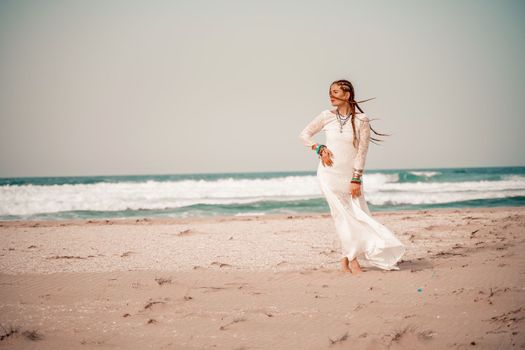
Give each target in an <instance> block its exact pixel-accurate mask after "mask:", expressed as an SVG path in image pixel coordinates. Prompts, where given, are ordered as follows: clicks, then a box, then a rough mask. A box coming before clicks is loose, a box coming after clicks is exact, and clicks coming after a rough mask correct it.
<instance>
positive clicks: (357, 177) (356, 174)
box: [350, 168, 363, 184]
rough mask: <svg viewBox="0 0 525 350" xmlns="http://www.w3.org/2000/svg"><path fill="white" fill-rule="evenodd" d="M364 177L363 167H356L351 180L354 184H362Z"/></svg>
mask: <svg viewBox="0 0 525 350" xmlns="http://www.w3.org/2000/svg"><path fill="white" fill-rule="evenodd" d="M362 177H363V169H356V168H354V175H353V176H352V181H350V182H351V183H353V184H361V182H362V179H361V178H362Z"/></svg>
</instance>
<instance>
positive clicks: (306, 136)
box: [299, 113, 324, 148]
mask: <svg viewBox="0 0 525 350" xmlns="http://www.w3.org/2000/svg"><path fill="white" fill-rule="evenodd" d="M323 126H324V114H323V113H320V114H319V115H318V116H317V117H315V118H314V119H313V120H312V121H311V122H310V123H308V125H306V127H305V128H304V129H303V131H301V133H300V134H299V139H300V140H301V142H302V143H303V144H304V145H305V146H308V147H310V148H311V147H312V145H313V144H315V143H316V142H315V141H314V140H313V139H312V138H313V136H314V135H315V134H317V133H318V132H319V131H321V129H322V128H323Z"/></svg>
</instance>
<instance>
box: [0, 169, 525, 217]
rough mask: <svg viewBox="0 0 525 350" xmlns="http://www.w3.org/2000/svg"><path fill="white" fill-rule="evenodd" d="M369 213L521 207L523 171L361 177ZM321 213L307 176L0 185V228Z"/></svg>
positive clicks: (35, 180)
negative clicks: (27, 223) (6, 223)
mask: <svg viewBox="0 0 525 350" xmlns="http://www.w3.org/2000/svg"><path fill="white" fill-rule="evenodd" d="M363 182H364V183H365V186H364V187H365V198H366V200H367V203H368V205H369V208H370V210H371V211H372V212H374V211H384V210H389V211H396V210H406V209H432V208H472V207H498V206H523V205H525V167H478V168H439V169H412V170H411V169H397V170H392V169H389V170H367V171H366V172H365V174H364V175H363ZM307 212H312V213H329V208H328V204H327V202H326V200H325V199H324V197H323V195H322V193H321V190H320V188H319V185H318V182H317V178H316V175H315V171H308V172H261V173H222V174H179V175H133V176H85V177H82V176H77V177H31V178H29V177H26V178H0V220H65V219H110V218H146V217H147V218H153V217H195V216H213V215H236V216H242V215H267V214H296V213H307Z"/></svg>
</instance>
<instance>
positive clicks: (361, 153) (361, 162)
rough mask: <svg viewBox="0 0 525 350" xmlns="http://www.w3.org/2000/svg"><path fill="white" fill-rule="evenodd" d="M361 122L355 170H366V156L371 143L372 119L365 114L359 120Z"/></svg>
mask: <svg viewBox="0 0 525 350" xmlns="http://www.w3.org/2000/svg"><path fill="white" fill-rule="evenodd" d="M359 119H360V120H361V122H360V125H359V131H358V132H359V136H358V139H359V144H358V146H357V152H356V156H355V159H354V170H364V168H365V163H366V155H367V153H368V145H369V143H370V119H368V117H367V116H366V115H365V114H363V116H362V117H360V118H359Z"/></svg>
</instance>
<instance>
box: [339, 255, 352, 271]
mask: <svg viewBox="0 0 525 350" xmlns="http://www.w3.org/2000/svg"><path fill="white" fill-rule="evenodd" d="M349 262H350V261H349V260H348V258H347V257H346V256H345V257H344V258H343V260H341V266H342V267H343V272H352V270H350V267H349V266H348V264H349Z"/></svg>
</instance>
